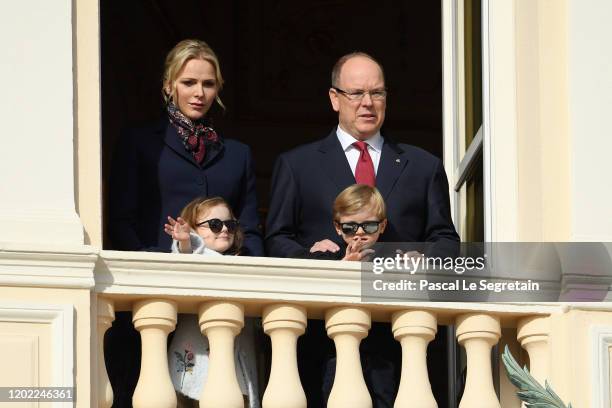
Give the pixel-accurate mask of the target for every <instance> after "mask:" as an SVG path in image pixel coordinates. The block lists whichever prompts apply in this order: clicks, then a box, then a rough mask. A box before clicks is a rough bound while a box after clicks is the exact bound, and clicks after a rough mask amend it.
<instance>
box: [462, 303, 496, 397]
mask: <svg viewBox="0 0 612 408" xmlns="http://www.w3.org/2000/svg"><path fill="white" fill-rule="evenodd" d="M500 337H501V326H500V324H499V318H497V317H495V316H489V315H486V314H479V313H470V314H466V315H461V316H459V317H458V319H457V339H458V341H459V344H461V345H462V346H463V347H465V352H466V355H467V379H466V383H465V390H464V392H463V398H461V402H460V403H459V408H500V407H501V405H500V404H499V401H498V399H497V395H496V394H495V389H494V387H493V373H492V370H491V348H492V347H493V345H495V344H497V342H498V341H499V338H500Z"/></svg>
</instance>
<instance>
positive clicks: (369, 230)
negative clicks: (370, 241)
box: [338, 221, 380, 235]
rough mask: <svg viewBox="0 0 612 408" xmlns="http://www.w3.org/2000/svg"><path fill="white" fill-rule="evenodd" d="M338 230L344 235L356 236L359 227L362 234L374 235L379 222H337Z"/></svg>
mask: <svg viewBox="0 0 612 408" xmlns="http://www.w3.org/2000/svg"><path fill="white" fill-rule="evenodd" d="M338 225H340V229H341V230H342V232H343V233H344V234H346V235H353V234H356V233H357V231H358V230H359V227H361V229H363V232H365V233H366V234H374V233H375V232H377V231H378V227H379V226H380V221H366V222H362V223H358V222H339V223H338Z"/></svg>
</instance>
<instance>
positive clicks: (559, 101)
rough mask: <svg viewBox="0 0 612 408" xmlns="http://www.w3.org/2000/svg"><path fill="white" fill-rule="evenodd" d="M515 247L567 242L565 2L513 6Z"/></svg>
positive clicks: (526, 0)
mask: <svg viewBox="0 0 612 408" xmlns="http://www.w3.org/2000/svg"><path fill="white" fill-rule="evenodd" d="M516 36H517V41H516V66H517V70H516V84H517V85H516V96H517V147H518V149H517V150H518V171H519V176H518V194H519V201H518V202H519V217H518V220H519V229H518V240H519V241H568V240H570V232H571V231H570V229H571V206H572V196H571V189H570V186H571V172H570V169H571V163H570V149H571V145H570V135H569V122H568V95H567V42H566V38H567V4H566V2H565V0H536V1H534V0H517V1H516Z"/></svg>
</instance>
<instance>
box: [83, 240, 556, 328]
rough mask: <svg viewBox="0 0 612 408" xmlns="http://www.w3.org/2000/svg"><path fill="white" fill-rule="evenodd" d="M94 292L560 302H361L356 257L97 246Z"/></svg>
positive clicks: (497, 306) (530, 311) (511, 310)
mask: <svg viewBox="0 0 612 408" xmlns="http://www.w3.org/2000/svg"><path fill="white" fill-rule="evenodd" d="M95 277H96V286H95V291H96V292H98V293H101V294H108V295H132V296H131V298H132V299H133V298H134V296H136V297H142V298H146V297H148V296H153V295H155V296H159V295H165V296H198V297H209V298H226V299H227V298H232V299H253V300H264V301H279V300H281V301H289V302H324V303H334V304H355V303H361V304H364V305H367V304H370V305H376V306H377V308H378V309H381V310H389V311H396V310H399V308H406V307H415V308H419V309H427V310H429V309H431V310H438V311H440V310H448V311H450V312H455V311H458V310H461V311H465V310H470V311H482V312H491V313H499V314H500V315H502V316H506V315H507V316H508V317H509V318H513V317H516V316H517V315H519V316H520V315H525V316H527V315H548V314H551V313H559V312H560V311H561V306H560V305H555V304H550V303H549V304H543V303H540V304H532V303H530V304H522V303H518V302H512V303H503V304H502V303H478V302H469V303H468V302H463V303H458V302H435V303H425V302H422V301H418V300H417V301H402V302H387V301H380V302H362V301H361V298H362V297H361V269H360V264H359V263H356V262H337V261H319V260H314V261H313V260H304V259H284V258H254V257H202V256H201V255H185V254H162V253H138V252H118V251H101V252H100V261H99V262H98V263H97V265H96V273H95Z"/></svg>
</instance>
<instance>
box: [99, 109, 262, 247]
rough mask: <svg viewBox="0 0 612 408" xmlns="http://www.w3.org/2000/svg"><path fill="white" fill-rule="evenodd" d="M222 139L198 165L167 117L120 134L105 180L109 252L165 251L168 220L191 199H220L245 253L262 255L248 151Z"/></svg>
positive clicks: (241, 146)
mask: <svg viewBox="0 0 612 408" xmlns="http://www.w3.org/2000/svg"><path fill="white" fill-rule="evenodd" d="M221 140H222V142H221V144H220V147H219V148H218V149H210V150H208V151H207V153H206V157H205V160H204V163H203V164H202V165H199V164H198V163H197V162H196V161H195V160H194V158H193V155H192V154H191V153H190V152H187V151H186V150H185V147H184V146H183V143H182V140H181V139H180V138H179V136H178V134H177V132H176V130H175V128H174V126H171V125H170V123H169V122H168V120H167V119H163V120H162V121H160V122H158V123H155V124H154V125H151V126H148V127H143V128H138V129H133V130H131V131H128V132H126V133H125V134H123V135H122V137H121V140H120V142H119V145H118V146H117V149H116V151H115V156H114V157H113V166H112V169H111V178H110V194H109V223H108V233H109V236H110V239H111V241H112V245H113V248H114V249H119V250H126V251H159V252H169V251H170V244H171V238H170V236H169V235H167V234H166V233H165V232H164V223H166V221H167V216H172V217H174V218H176V217H177V216H178V215H179V214H180V212H181V210H182V209H183V207H185V205H186V204H187V203H189V202H190V201H191V200H193V199H194V198H196V197H200V196H204V197H213V196H221V197H223V198H224V199H225V200H227V202H228V203H229V204H230V206H231V207H232V209H233V211H234V214H236V217H238V219H239V220H240V225H241V227H242V229H243V230H244V233H245V242H244V254H245V255H252V256H262V255H263V243H262V240H261V234H260V232H259V230H258V228H257V224H258V216H257V198H256V194H255V174H254V171H253V162H252V159H251V150H250V148H249V147H248V146H247V145H245V144H242V143H240V142H237V141H235V140H231V139H221Z"/></svg>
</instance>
